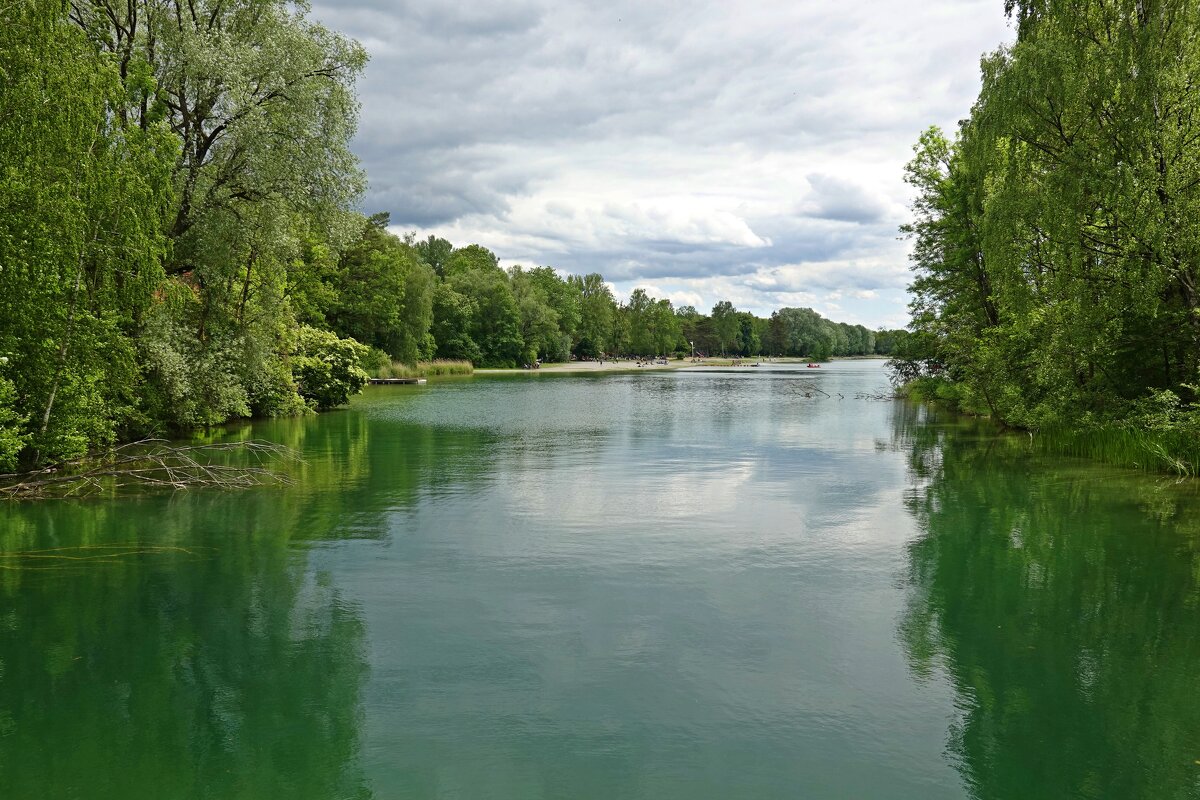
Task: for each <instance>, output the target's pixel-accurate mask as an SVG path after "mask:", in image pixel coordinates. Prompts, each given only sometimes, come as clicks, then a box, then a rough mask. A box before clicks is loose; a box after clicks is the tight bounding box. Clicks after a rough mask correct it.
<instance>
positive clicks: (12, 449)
mask: <svg viewBox="0 0 1200 800" xmlns="http://www.w3.org/2000/svg"><path fill="white" fill-rule="evenodd" d="M5 361H6V359H3V358H2V357H0V365H3V364H4V363H5ZM16 405H17V389H16V387H15V386H14V385H13V382H12V381H10V380H8V378H5V377H3V376H0V472H12V471H13V470H15V469H16V468H17V457H18V456H19V455H20V454H21V451H22V450H24V449H25V446H26V444H27V443H28V441H29V433H27V432H26V431H25V430H24V428H25V423H26V422H28V420H27V419H26V418H25V417H22V416H20V415H19V414H18V413H17V410H16Z"/></svg>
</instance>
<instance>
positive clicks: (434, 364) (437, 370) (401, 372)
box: [373, 358, 475, 378]
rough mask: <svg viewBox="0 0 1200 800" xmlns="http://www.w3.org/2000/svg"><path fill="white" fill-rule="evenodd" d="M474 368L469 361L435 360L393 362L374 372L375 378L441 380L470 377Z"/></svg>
mask: <svg viewBox="0 0 1200 800" xmlns="http://www.w3.org/2000/svg"><path fill="white" fill-rule="evenodd" d="M474 372H475V366H474V365H473V364H472V363H471V362H470V361H453V360H450V359H440V358H439V359H435V360H434V361H418V362H417V363H416V364H405V363H404V362H402V361H393V362H391V363H390V364H384V365H382V366H380V367H378V368H377V369H376V370H375V374H374V376H373V377H376V378H442V377H447V376H451V375H471V374H472V373H474Z"/></svg>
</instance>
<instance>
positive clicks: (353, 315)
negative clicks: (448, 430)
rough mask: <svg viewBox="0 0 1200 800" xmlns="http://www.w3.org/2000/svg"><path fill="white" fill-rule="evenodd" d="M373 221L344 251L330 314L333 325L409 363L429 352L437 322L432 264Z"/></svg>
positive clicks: (331, 326) (340, 332)
mask: <svg viewBox="0 0 1200 800" xmlns="http://www.w3.org/2000/svg"><path fill="white" fill-rule="evenodd" d="M381 222H382V221H381V220H373V221H371V222H369V223H368V224H367V225H366V226H365V228H364V232H363V235H362V237H361V238H360V239H359V240H358V241H357V242H356V243H354V244H353V245H351V246H350V247H349V248H347V249H346V251H345V252H344V253H343V254H342V257H341V260H340V264H339V268H338V270H337V272H336V273H335V275H336V284H337V287H338V290H337V291H338V295H337V300H336V301H335V302H333V303H331V307H330V308H329V310H328V311H327V312H326V315H325V316H326V319H327V320H328V323H329V326H330V328H331V329H332V330H334V331H336V332H337V333H339V334H341V335H342V336H349V337H351V338H354V339H357V340H358V341H360V342H363V343H364V344H368V345H370V346H372V347H375V348H378V349H379V350H382V351H383V352H385V353H387V354H388V355H389V356H391V357H392V358H393V359H396V360H399V361H403V362H405V363H408V364H412V363H415V362H416V361H417V359H418V358H420V357H421V356H423V355H425V353H424V349H425V336H426V334H427V333H428V332H429V328H430V325H431V324H432V323H433V288H434V281H435V275H434V272H433V270H432V269H431V268H430V267H429V266H428V265H427V264H426V263H425V262H424V261H422V260H421V259H420V257H419V256H418V255H417V252H416V250H415V249H414V248H413V247H412V246H410V245H409V244H407V243H406V242H403V241H401V240H400V239H399V238H398V237H396V236H394V235H392V234H390V233H388V232H387V230H386V228H385V227H384V225H385V224H386V222H384V223H383V224H380V223H381Z"/></svg>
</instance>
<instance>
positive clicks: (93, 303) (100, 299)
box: [0, 0, 175, 469]
mask: <svg viewBox="0 0 1200 800" xmlns="http://www.w3.org/2000/svg"><path fill="white" fill-rule="evenodd" d="M129 107H130V103H129V98H128V95H127V94H126V92H125V87H124V86H123V85H122V82H121V74H120V71H119V68H118V66H117V65H116V64H114V62H113V61H112V60H111V59H108V58H104V57H102V56H101V55H100V54H98V53H97V52H96V50H95V48H94V47H93V46H92V45H91V44H90V43H89V42H88V41H87V39H86V38H85V37H84V36H83V35H82V34H81V32H80V31H79V30H78V29H76V28H75V27H73V26H71V25H69V24H68V23H67V19H66V16H65V12H64V9H63V8H62V6H61V5H60V4H59V3H56V2H43V0H26V2H21V3H10V4H7V5H6V7H5V8H4V9H3V10H2V11H0V281H2V283H3V291H0V469H6V468H11V467H12V466H14V465H15V464H16V462H17V460H18V457H20V458H21V460H23V461H24V462H26V463H27V464H29V463H33V464H36V463H40V462H45V461H53V460H57V459H62V458H69V457H71V456H75V455H78V454H80V453H81V452H83V451H85V450H87V449H88V448H90V447H92V446H95V445H98V444H103V443H107V442H110V441H112V440H113V439H115V438H116V437H117V436H118V435H120V433H121V432H122V431H123V430H126V429H129V428H135V427H137V426H139V425H140V424H141V422H142V419H143V414H142V410H141V408H140V407H139V400H138V397H137V387H138V384H139V371H138V367H137V364H136V353H135V351H134V348H133V346H132V344H131V342H130V339H129V338H128V333H129V332H130V331H131V329H133V328H134V327H135V326H136V325H138V324H139V322H140V320H141V318H142V316H143V315H144V314H145V312H146V309H147V307H148V305H149V303H150V301H151V296H152V292H153V290H154V288H155V287H156V286H157V284H158V282H159V280H160V278H161V275H162V273H161V266H160V264H161V258H162V256H163V253H164V252H165V251H164V237H163V235H162V229H163V220H164V214H165V212H166V207H167V203H168V202H169V201H170V199H171V197H172V192H171V184H170V180H169V177H170V173H169V170H170V162H171V159H172V158H173V157H174V155H175V152H174V150H173V147H172V142H171V140H170V137H169V136H168V135H167V133H166V131H165V129H164V127H163V126H162V125H161V124H159V123H157V122H155V121H153V120H150V119H147V120H146V123H145V124H144V125H139V126H134V127H127V126H124V125H122V124H121V122H120V119H121V117H122V115H125V114H126V113H127V111H128V109H129Z"/></svg>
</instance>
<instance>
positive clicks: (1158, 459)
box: [1034, 424, 1200, 477]
mask: <svg viewBox="0 0 1200 800" xmlns="http://www.w3.org/2000/svg"><path fill="white" fill-rule="evenodd" d="M1034 443H1035V446H1037V447H1038V448H1040V449H1041V450H1043V451H1045V452H1047V453H1053V454H1055V455H1066V456H1078V457H1081V458H1090V459H1095V460H1097V461H1103V462H1105V463H1108V464H1113V465H1116V466H1120V467H1130V468H1133V469H1141V470H1145V471H1147V472H1173V473H1175V474H1177V475H1184V476H1188V477H1196V476H1198V475H1200V437H1196V436H1195V435H1194V434H1191V433H1190V432H1189V431H1187V430H1185V429H1168V430H1148V429H1140V428H1137V427H1134V426H1132V425H1119V424H1114V425H1107V426H1101V427H1092V428H1086V429H1082V430H1076V429H1071V428H1065V427H1052V428H1043V429H1042V430H1041V431H1039V432H1038V433H1037V434H1036V435H1035V436H1034Z"/></svg>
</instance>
